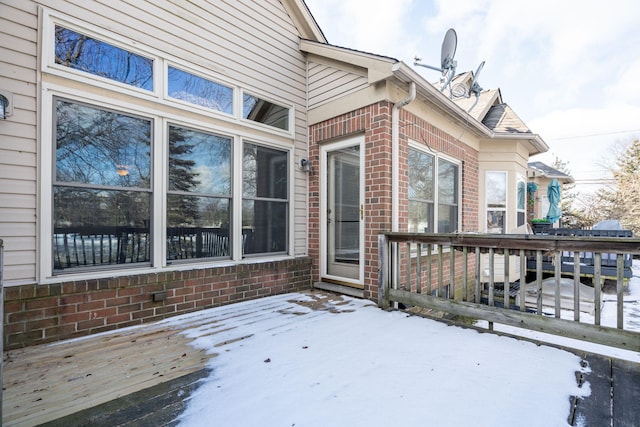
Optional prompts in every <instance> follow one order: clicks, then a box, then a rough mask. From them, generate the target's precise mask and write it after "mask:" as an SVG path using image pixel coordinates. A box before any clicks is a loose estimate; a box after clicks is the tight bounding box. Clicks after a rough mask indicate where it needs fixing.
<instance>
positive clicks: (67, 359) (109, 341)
mask: <svg viewBox="0 0 640 427" xmlns="http://www.w3.org/2000/svg"><path fill="white" fill-rule="evenodd" d="M314 298H316V300H317V303H291V302H286V301H284V302H283V301H282V300H280V301H273V300H269V299H264V300H262V301H260V300H257V301H254V303H253V304H251V305H247V306H238V305H230V306H226V307H219V308H218V309H216V311H215V313H207V314H206V315H202V314H201V313H200V312H196V313H192V315H190V316H188V317H186V318H183V319H181V321H180V323H179V326H178V325H177V324H175V323H166V322H164V323H163V322H159V323H154V324H148V325H143V326H137V327H133V328H127V329H123V330H117V331H111V332H107V333H104V334H99V335H95V336H89V337H84V338H79V339H73V340H69V341H63V342H57V343H53V344H45V345H40V346H34V347H27V348H23V349H19V350H10V351H7V352H5V353H4V365H3V370H4V375H3V386H4V388H5V389H4V392H3V402H2V404H3V411H2V415H3V420H2V425H4V426H21V427H22V426H36V425H40V424H43V423H48V422H53V423H54V424H55V420H64V419H68V418H67V417H68V416H70V415H72V414H75V413H79V412H83V411H84V413H86V411H88V410H90V408H94V407H97V406H99V405H103V406H104V405H107V406H108V404H109V402H112V401H114V400H116V399H122V398H123V397H125V396H128V395H132V394H133V393H139V392H140V391H142V390H149V389H152V388H154V387H157V386H158V385H160V384H164V383H169V382H171V381H174V380H177V379H178V378H182V377H186V376H187V375H190V374H193V373H195V372H201V371H203V369H206V364H207V361H208V360H209V359H210V358H211V357H215V353H211V354H208V353H207V352H206V351H205V350H201V349H197V348H195V347H194V346H192V345H191V344H190V343H191V342H192V339H191V338H189V337H187V336H186V335H185V334H182V332H183V331H184V330H187V329H191V328H198V329H199V330H200V331H201V332H202V333H201V335H202V334H206V335H216V334H218V333H221V332H224V331H229V330H230V328H231V329H232V327H230V326H229V322H228V320H230V319H234V321H237V320H241V323H242V324H244V325H247V326H250V325H253V324H259V323H260V322H261V321H262V320H263V319H264V318H266V317H269V316H270V314H269V313H270V312H273V311H274V310H278V311H280V312H289V313H293V314H295V312H296V310H298V311H299V309H300V306H299V304H303V305H308V306H309V307H310V308H312V309H320V310H322V309H325V307H324V305H323V304H324V303H325V302H326V301H328V300H332V301H334V304H335V301H340V300H341V299H342V298H341V296H336V295H333V294H332V295H330V294H327V293H324V294H323V293H321V292H314ZM338 303H339V302H338ZM311 315H313V314H311ZM279 327H288V326H287V325H286V324H285V325H280V326H279ZM205 331H206V332H205ZM243 334H244V333H241V332H238V336H237V337H236V338H234V339H238V340H239V339H243V338H244V337H243ZM229 342H230V341H229V340H227V341H221V342H220V343H218V345H217V346H216V348H218V347H222V346H224V345H225V344H228V343H229ZM213 350H214V351H215V349H213ZM220 351H223V350H220Z"/></svg>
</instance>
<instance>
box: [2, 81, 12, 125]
mask: <svg viewBox="0 0 640 427" xmlns="http://www.w3.org/2000/svg"><path fill="white" fill-rule="evenodd" d="M10 116H13V94H12V93H11V92H9V91H6V90H2V89H0V120H6V119H7V117H10Z"/></svg>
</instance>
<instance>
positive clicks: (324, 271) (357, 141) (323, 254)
mask: <svg viewBox="0 0 640 427" xmlns="http://www.w3.org/2000/svg"><path fill="white" fill-rule="evenodd" d="M355 145H358V146H359V147H360V179H359V181H360V182H359V184H360V212H361V215H360V227H359V257H360V258H359V264H358V272H359V273H358V278H357V279H353V278H347V277H342V276H334V275H330V274H328V268H327V267H328V259H327V255H328V236H327V232H328V227H327V220H328V218H327V206H328V202H327V198H328V189H327V186H328V176H327V172H328V165H327V156H328V154H329V153H330V152H332V151H335V150H339V149H342V148H347V147H353V146H355ZM364 150H365V144H364V135H362V136H357V137H354V138H349V139H347V140H344V141H340V142H334V143H330V144H326V145H322V146H321V147H320V280H322V279H329V280H331V281H335V282H338V283H342V284H345V285H348V286H354V287H357V288H364V253H365V252H364V247H365V246H364V237H365V236H364V229H365V227H364V224H365V222H364V218H365V214H366V212H365V209H364V196H365V194H364V171H365V161H364V160H365V151H364Z"/></svg>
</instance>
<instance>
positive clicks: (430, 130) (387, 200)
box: [309, 102, 479, 301]
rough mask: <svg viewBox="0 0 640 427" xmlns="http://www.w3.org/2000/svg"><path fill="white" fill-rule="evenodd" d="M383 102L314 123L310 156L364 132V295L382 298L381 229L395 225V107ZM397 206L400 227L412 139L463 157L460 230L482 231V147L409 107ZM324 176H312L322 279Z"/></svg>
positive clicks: (312, 229)
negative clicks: (480, 199) (379, 264)
mask: <svg viewBox="0 0 640 427" xmlns="http://www.w3.org/2000/svg"><path fill="white" fill-rule="evenodd" d="M392 107H393V104H391V103H389V102H381V103H378V104H373V105H370V106H368V107H365V108H361V109H358V110H354V111H352V112H350V113H347V114H344V115H342V116H339V117H335V118H333V119H331V120H327V121H325V122H321V123H318V124H315V125H313V126H311V128H310V141H309V142H310V143H309V150H310V152H309V158H310V159H311V160H312V161H313V162H314V163H315V164H319V161H320V147H321V146H322V144H325V143H329V142H334V141H338V140H344V139H346V138H348V137H350V136H353V135H364V137H365V168H366V169H365V212H366V214H365V256H364V262H365V266H364V270H365V273H364V296H365V298H369V299H372V300H374V301H376V300H377V297H378V234H380V233H382V232H387V231H390V230H391V221H392V195H391V190H392V182H391V174H392V152H391V151H392V147H391V109H392ZM399 128H400V135H399V136H400V141H399V143H400V152H399V159H400V170H399V178H400V179H399V181H400V182H399V188H400V197H399V211H400V215H399V216H400V218H399V224H400V230H407V224H408V198H407V191H408V174H407V156H408V147H409V143H408V142H409V139H411V140H413V141H416V142H418V143H422V144H425V145H428V146H429V148H430V149H432V150H434V151H438V152H439V153H443V154H446V155H448V156H451V157H452V158H455V159H459V160H461V161H462V204H463V205H462V206H461V208H462V224H460V228H461V229H460V230H459V231H477V230H478V190H479V189H478V174H479V171H478V152H477V151H476V150H474V149H472V148H470V147H469V146H467V145H466V144H464V143H462V142H460V141H458V140H457V139H456V138H454V137H453V136H451V135H449V134H446V133H445V132H443V131H441V130H440V129H438V128H436V127H435V126H433V125H432V124H430V123H429V122H428V121H427V120H424V119H421V118H419V117H417V116H415V115H413V114H412V113H410V112H409V111H406V110H404V109H403V110H400V123H399ZM319 232H320V177H319V176H318V175H317V174H314V175H311V176H310V177H309V255H310V256H311V258H312V259H313V267H312V280H313V281H317V280H319V274H320V272H319V260H320V233H319Z"/></svg>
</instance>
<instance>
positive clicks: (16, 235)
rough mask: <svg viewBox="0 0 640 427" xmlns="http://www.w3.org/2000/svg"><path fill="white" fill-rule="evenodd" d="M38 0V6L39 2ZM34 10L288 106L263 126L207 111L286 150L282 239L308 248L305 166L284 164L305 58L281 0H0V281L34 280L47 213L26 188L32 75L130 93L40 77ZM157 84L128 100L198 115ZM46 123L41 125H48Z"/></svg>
mask: <svg viewBox="0 0 640 427" xmlns="http://www.w3.org/2000/svg"><path fill="white" fill-rule="evenodd" d="M38 6H42V8H41V9H40V10H39V8H38ZM39 11H40V13H41V15H42V16H43V17H45V16H46V15H47V13H50V14H51V15H52V16H56V17H57V16H60V17H63V18H64V20H68V21H69V22H70V23H72V24H76V25H77V27H74V29H76V30H82V29H87V30H89V31H90V32H91V35H93V36H96V37H98V36H101V35H105V36H107V37H108V39H107V41H112V40H114V41H116V42H118V45H119V46H127V47H131V49H132V51H134V52H143V53H147V52H149V53H150V54H152V55H153V56H154V57H160V58H164V59H163V63H164V64H163V66H166V65H167V64H175V65H176V66H179V67H182V66H188V67H189V68H188V69H193V70H194V71H197V72H198V73H202V74H204V75H206V76H207V77H211V78H212V79H215V80H216V81H220V82H221V83H223V84H233V85H235V86H236V87H238V88H242V89H244V90H247V91H249V92H251V93H254V94H256V95H258V96H261V97H264V98H265V99H273V100H277V101H278V102H279V103H281V104H282V105H285V106H287V107H290V108H291V111H292V117H291V118H292V120H291V122H290V132H286V131H282V130H279V129H275V130H270V129H267V128H268V127H267V126H265V125H262V124H259V123H257V124H251V123H249V124H247V123H242V124H240V122H239V121H238V120H237V118H235V117H231V118H229V117H226V118H225V117H223V118H218V117H216V118H215V120H212V122H211V125H212V126H213V127H214V128H217V127H218V126H219V127H220V128H222V129H224V130H226V131H229V130H233V131H235V132H236V133H237V134H239V135H243V136H251V137H254V136H255V135H257V139H258V140H260V141H273V143H274V144H276V145H281V146H289V147H290V148H291V149H292V151H291V165H292V175H293V176H292V178H293V179H292V186H291V188H292V191H293V192H294V193H293V194H292V198H291V205H292V208H291V212H292V217H291V220H292V223H293V224H294V226H293V228H292V229H291V231H292V233H291V236H292V237H291V240H290V247H291V248H292V250H291V253H292V254H294V255H305V254H306V253H307V230H306V227H307V203H306V200H307V193H308V191H307V184H306V181H307V175H306V173H305V172H303V171H300V170H299V169H298V168H297V167H293V166H294V165H295V164H297V162H298V161H299V159H300V158H307V157H308V156H307V124H306V92H305V89H306V61H305V58H304V56H303V55H302V54H301V53H300V51H299V48H298V43H299V37H300V34H299V31H298V30H297V29H296V27H295V26H294V24H293V22H292V21H291V19H290V18H289V16H288V15H287V13H286V11H285V9H284V7H283V6H282V4H281V3H280V1H278V0H242V1H238V2H228V3H225V2H212V1H205V0H200V1H193V2H182V1H173V0H153V1H151V0H136V1H134V0H96V1H86V0H67V1H64V2H60V1H55V0H42V1H30V0H23V1H20V2H12V4H11V6H9V5H6V4H4V3H3V4H0V12H1V13H0V28H1V29H0V37H1V40H2V43H0V83H2V86H1V87H2V89H5V90H10V91H11V92H13V94H14V100H15V104H16V112H15V114H14V116H13V117H11V118H10V119H9V120H6V121H3V122H0V166H1V167H0V180H1V181H0V183H2V184H8V185H2V187H0V202H1V204H0V206H1V208H0V209H1V210H0V212H1V213H2V216H1V217H0V238H2V239H3V240H4V244H5V270H4V279H5V284H8V285H11V284H19V283H30V282H33V281H34V280H36V277H37V276H36V275H37V271H36V270H37V268H36V265H37V263H36V260H37V259H38V257H37V254H36V248H37V247H38V244H37V238H36V236H37V234H36V227H37V222H36V218H38V217H39V216H40V217H41V216H42V215H49V213H48V212H47V211H43V212H41V213H37V211H36V205H37V200H36V191H35V190H34V188H35V187H36V179H39V178H38V177H40V176H41V173H39V172H38V171H37V170H36V162H37V158H36V153H37V150H36V141H37V135H46V132H43V131H42V129H37V128H36V123H37V119H36V117H37V115H36V110H37V109H40V108H41V106H42V104H37V96H36V95H37V92H36V90H37V84H36V83H37V81H38V80H40V78H41V79H42V82H43V90H45V91H46V90H51V88H53V89H60V88H62V89H64V90H63V91H62V92H56V93H59V94H60V95H74V94H79V95H82V96H80V98H84V97H92V93H93V94H95V95H96V96H97V95H103V96H109V97H112V98H113V99H114V100H117V101H118V103H127V102H130V100H131V99H133V96H132V94H131V93H127V90H126V89H122V91H118V90H116V91H112V90H113V89H111V88H110V87H109V85H108V84H107V83H105V82H98V81H97V80H98V79H95V78H92V77H91V76H88V77H86V78H85V79H84V80H83V79H77V80H76V81H73V82H72V81H71V80H67V78H68V77H65V75H64V73H63V72H62V71H60V70H59V69H58V70H55V69H51V70H46V69H45V70H43V71H45V72H44V73H43V74H42V75H41V76H40V75H39V73H40V71H39V70H38V69H37V54H38V51H37V46H38V44H41V43H42V34H41V31H39V28H38V13H39ZM44 61H45V59H44V58H43V62H44ZM161 69H162V68H160V70H161ZM158 81H160V79H158ZM162 90H163V88H162V87H156V88H155V89H154V92H153V93H149V94H143V95H141V96H140V97H138V98H137V100H133V101H132V102H133V104H132V107H133V108H135V109H136V110H140V111H146V110H148V109H149V108H151V107H150V106H151V105H152V104H150V103H151V102H159V103H158V104H156V106H155V107H153V108H159V109H161V110H162V114H164V113H166V114H168V117H171V116H173V117H176V116H178V117H182V118H183V119H184V120H185V121H187V122H188V123H198V122H203V121H205V120H206V115H207V113H203V112H201V111H198V110H197V109H195V108H192V109H188V108H186V107H185V108H184V109H183V111H182V112H176V111H178V110H179V107H178V108H176V106H175V105H171V103H170V102H169V101H167V100H161V101H158V99H159V98H161V97H162V95H161V94H162ZM129 92H133V91H132V90H129ZM237 92H238V93H239V91H237ZM145 97H146V98H145ZM43 98H46V97H43ZM134 104H135V105H134ZM238 105H239V103H238ZM237 114H239V111H238V112H237ZM236 117H237V116H236ZM49 121H50V119H49V118H48V119H45V120H43V123H42V125H43V126H50V123H49ZM48 132H49V134H50V130H49V131H48ZM254 139H256V138H254ZM42 147H50V141H49V142H44V141H43V142H42ZM44 173H46V169H45V170H44ZM44 179H45V180H46V179H47V177H46V176H45V177H44ZM44 185H46V184H44ZM16 193H17V194H16ZM46 220H49V219H48V218H47V219H46ZM41 239H49V236H41ZM41 258H42V257H40V259H41ZM43 274H44V273H43ZM43 274H40V277H42V276H43Z"/></svg>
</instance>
